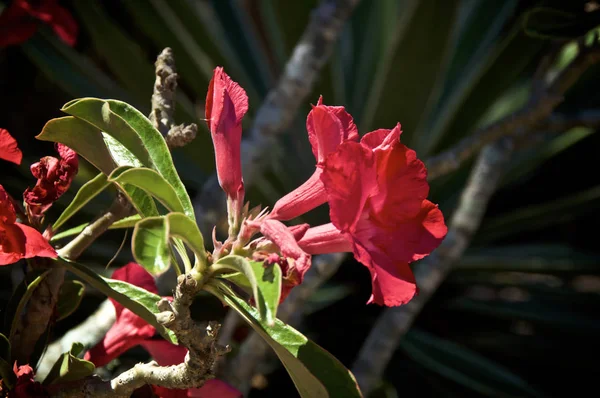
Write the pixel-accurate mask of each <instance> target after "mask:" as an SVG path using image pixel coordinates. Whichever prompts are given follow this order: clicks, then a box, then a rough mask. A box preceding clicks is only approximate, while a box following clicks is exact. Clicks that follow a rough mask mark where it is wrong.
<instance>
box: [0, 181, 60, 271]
mask: <svg viewBox="0 0 600 398" xmlns="http://www.w3.org/2000/svg"><path fill="white" fill-rule="evenodd" d="M56 256H57V255H56V251H55V250H54V249H53V248H52V246H50V244H49V243H48V241H47V240H46V239H45V238H44V237H43V236H42V234H41V233H40V232H39V231H37V230H36V229H34V228H31V227H29V226H27V225H24V224H21V223H18V222H17V215H16V212H15V208H14V205H13V203H12V201H11V199H10V197H9V196H8V194H7V193H6V191H5V190H4V188H3V187H2V185H0V265H7V264H12V263H15V262H17V261H19V260H21V259H23V258H32V257H51V258H56Z"/></svg>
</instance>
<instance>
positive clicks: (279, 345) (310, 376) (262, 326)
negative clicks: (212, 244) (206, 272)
mask: <svg viewBox="0 0 600 398" xmlns="http://www.w3.org/2000/svg"><path fill="white" fill-rule="evenodd" d="M206 289H207V290H208V291H210V292H211V293H213V294H214V295H216V296H217V297H219V298H220V299H221V300H222V301H223V302H224V303H225V304H227V305H229V306H231V308H232V309H234V310H235V311H236V312H237V313H238V314H239V315H240V316H241V317H242V319H244V321H246V322H247V323H248V324H249V325H250V326H252V328H253V329H254V330H255V331H256V332H257V333H258V334H259V335H260V336H261V337H262V338H263V339H264V340H265V341H266V342H267V343H268V344H269V346H271V348H272V349H273V351H275V354H277V356H278V357H279V359H280V360H281V362H282V363H283V365H284V366H285V368H286V369H287V371H288V373H289V375H290V377H291V378H292V380H293V381H294V384H295V385H296V388H297V390H298V392H299V393H300V396H302V397H307V398H308V397H310V398H319V397H323V398H325V397H329V398H337V397H339V398H342V397H343V398H351V397H362V394H361V392H360V389H359V388H358V385H357V384H356V380H355V378H354V376H353V375H352V373H351V372H350V371H349V370H348V369H346V368H345V367H344V365H342V364H341V363H340V362H339V361H338V360H337V359H336V358H335V357H334V356H333V355H331V354H330V353H328V352H327V351H325V350H324V349H323V348H321V347H319V346H318V345H317V344H315V343H314V342H312V341H311V340H309V339H307V338H306V337H305V336H304V335H302V334H301V333H300V332H298V331H297V330H296V329H294V328H292V327H291V326H289V325H286V324H284V323H283V322H281V321H280V320H278V319H277V320H275V324H274V325H273V326H269V325H267V323H266V322H265V321H261V320H260V314H259V313H258V310H256V309H255V308H253V307H251V306H250V305H248V304H247V303H246V302H245V301H243V300H242V299H240V298H238V297H236V296H235V295H234V294H233V292H231V290H230V289H229V288H227V287H223V286H222V287H221V288H217V287H214V286H211V285H209V286H207V287H206ZM221 289H222V290H221Z"/></svg>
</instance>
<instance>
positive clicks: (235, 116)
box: [206, 67, 248, 200]
mask: <svg viewBox="0 0 600 398" xmlns="http://www.w3.org/2000/svg"><path fill="white" fill-rule="evenodd" d="M247 111H248V96H247V95H246V92H245V91H244V89H243V88H242V87H240V85H239V84H237V83H236V82H234V81H233V80H231V78H230V77H229V76H228V75H227V74H226V73H225V72H224V71H223V68H221V67H218V68H216V69H215V71H214V74H213V78H212V80H211V81H210V85H209V88H208V94H207V97H206V118H207V119H208V125H209V128H210V132H211V136H212V139H213V145H214V147H215V160H216V163H217V176H218V178H219V184H220V185H221V187H222V188H223V190H224V191H225V192H226V193H227V196H228V197H231V198H235V199H237V200H239V199H240V192H242V193H243V189H244V187H243V182H242V166H241V159H240V151H241V148H240V146H241V140H242V125H241V122H242V117H243V116H244V115H245V114H246V112H247Z"/></svg>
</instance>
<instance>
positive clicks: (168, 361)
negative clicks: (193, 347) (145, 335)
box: [141, 339, 187, 366]
mask: <svg viewBox="0 0 600 398" xmlns="http://www.w3.org/2000/svg"><path fill="white" fill-rule="evenodd" d="M141 346H142V347H144V349H145V350H146V351H148V353H149V354H150V356H151V357H152V358H153V359H154V360H155V361H156V362H157V363H158V364H159V365H160V366H171V365H178V364H180V363H182V362H183V360H184V359H185V355H186V354H187V349H186V348H185V347H184V346H181V345H175V344H172V343H170V342H168V341H167V340H163V339H148V340H146V341H143V342H142V343H141Z"/></svg>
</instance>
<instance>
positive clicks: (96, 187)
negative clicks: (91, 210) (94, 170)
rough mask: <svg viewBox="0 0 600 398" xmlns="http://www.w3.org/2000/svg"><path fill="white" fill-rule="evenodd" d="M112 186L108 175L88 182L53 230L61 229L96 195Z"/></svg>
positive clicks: (102, 175)
mask: <svg viewBox="0 0 600 398" xmlns="http://www.w3.org/2000/svg"><path fill="white" fill-rule="evenodd" d="M109 185H110V184H109V182H108V181H107V177H106V174H103V173H100V174H98V175H97V176H96V177H94V178H93V179H91V180H90V181H88V182H86V183H85V184H84V185H83V186H82V187H81V188H79V191H77V194H76V195H75V198H73V200H72V201H71V203H70V204H69V206H67V208H66V209H65V210H64V211H63V212H62V214H61V215H60V217H59V218H58V220H56V221H55V222H54V224H53V225H52V230H53V231H56V230H57V229H59V228H60V227H61V226H62V225H63V224H64V223H65V222H66V221H67V220H68V219H69V218H71V217H72V216H73V215H75V213H77V212H78V211H79V210H80V209H81V208H82V207H83V206H85V205H86V204H87V203H88V202H89V201H90V200H92V199H93V198H94V197H96V195H98V194H99V193H100V192H102V191H103V190H104V189H105V188H106V187H108V186H109Z"/></svg>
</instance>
